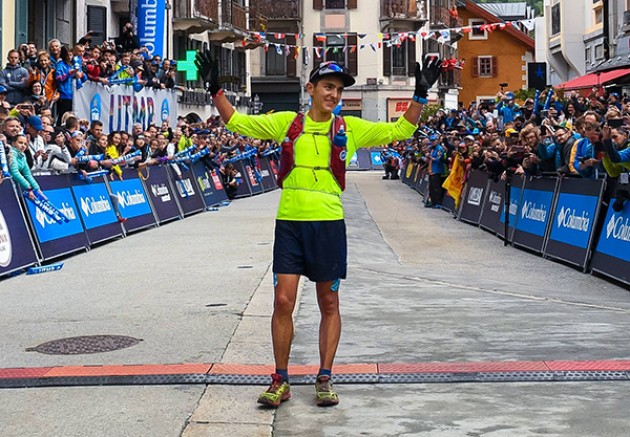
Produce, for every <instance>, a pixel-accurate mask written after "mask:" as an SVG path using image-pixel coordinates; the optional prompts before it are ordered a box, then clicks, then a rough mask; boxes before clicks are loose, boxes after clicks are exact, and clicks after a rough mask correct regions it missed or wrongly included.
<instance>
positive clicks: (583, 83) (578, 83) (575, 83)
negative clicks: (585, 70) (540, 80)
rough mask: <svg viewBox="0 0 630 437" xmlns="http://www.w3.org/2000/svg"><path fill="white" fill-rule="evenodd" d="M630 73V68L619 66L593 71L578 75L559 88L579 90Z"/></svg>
mask: <svg viewBox="0 0 630 437" xmlns="http://www.w3.org/2000/svg"><path fill="white" fill-rule="evenodd" d="M628 74H630V68H619V69H617V70H611V71H605V72H603V73H599V74H598V73H591V74H586V75H584V76H580V77H576V78H575V79H571V80H569V81H566V82H564V83H561V84H560V85H558V86H557V88H562V89H564V90H579V89H584V88H592V87H594V86H599V85H603V84H605V83H606V82H611V81H613V80H615V79H619V78H621V77H624V76H626V75H628Z"/></svg>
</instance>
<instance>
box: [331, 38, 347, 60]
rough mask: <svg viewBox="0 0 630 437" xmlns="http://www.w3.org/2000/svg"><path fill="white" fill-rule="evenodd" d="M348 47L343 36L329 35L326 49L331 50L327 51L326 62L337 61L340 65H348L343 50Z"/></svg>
mask: <svg viewBox="0 0 630 437" xmlns="http://www.w3.org/2000/svg"><path fill="white" fill-rule="evenodd" d="M345 45H346V41H345V38H344V37H343V35H337V34H335V35H327V36H326V47H330V50H327V51H326V60H327V61H335V62H336V63H337V64H339V65H344V66H345V65H348V63H347V62H346V53H347V50H346V51H344V50H343V48H344V47H345Z"/></svg>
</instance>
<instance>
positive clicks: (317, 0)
mask: <svg viewBox="0 0 630 437" xmlns="http://www.w3.org/2000/svg"><path fill="white" fill-rule="evenodd" d="M313 9H315V10H317V11H321V10H322V9H324V0H313Z"/></svg>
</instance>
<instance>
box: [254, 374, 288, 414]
mask: <svg viewBox="0 0 630 437" xmlns="http://www.w3.org/2000/svg"><path fill="white" fill-rule="evenodd" d="M271 379H272V382H271V385H270V386H269V388H268V389H267V391H264V392H262V393H261V394H260V396H258V403H259V404H263V405H268V406H270V407H277V406H279V405H280V404H281V403H282V402H284V401H288V400H289V398H290V397H291V386H290V385H289V383H288V382H286V381H285V380H284V379H282V376H280V375H278V374H277V373H274V374H272V375H271Z"/></svg>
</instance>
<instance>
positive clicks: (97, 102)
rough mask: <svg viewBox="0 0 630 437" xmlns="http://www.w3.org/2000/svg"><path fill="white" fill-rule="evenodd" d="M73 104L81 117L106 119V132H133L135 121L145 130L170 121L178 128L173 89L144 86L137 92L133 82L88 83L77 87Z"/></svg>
mask: <svg viewBox="0 0 630 437" xmlns="http://www.w3.org/2000/svg"><path fill="white" fill-rule="evenodd" d="M72 107H73V109H74V112H75V114H77V116H78V117H79V118H86V119H88V120H90V121H94V120H100V121H102V122H103V132H105V133H109V132H112V131H121V130H124V131H126V132H131V128H132V126H133V124H134V123H141V124H142V127H143V129H146V128H147V127H148V126H149V125H150V124H156V125H158V126H160V125H161V124H162V123H163V122H165V121H168V122H169V124H170V126H171V128H173V129H175V127H177V93H175V92H173V91H172V90H154V89H152V88H143V89H142V90H141V91H139V92H135V91H134V90H133V87H132V86H129V85H113V86H103V85H101V84H98V83H95V82H86V83H84V84H83V87H82V88H81V89H80V90H77V89H75V90H74V98H73V102H72Z"/></svg>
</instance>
